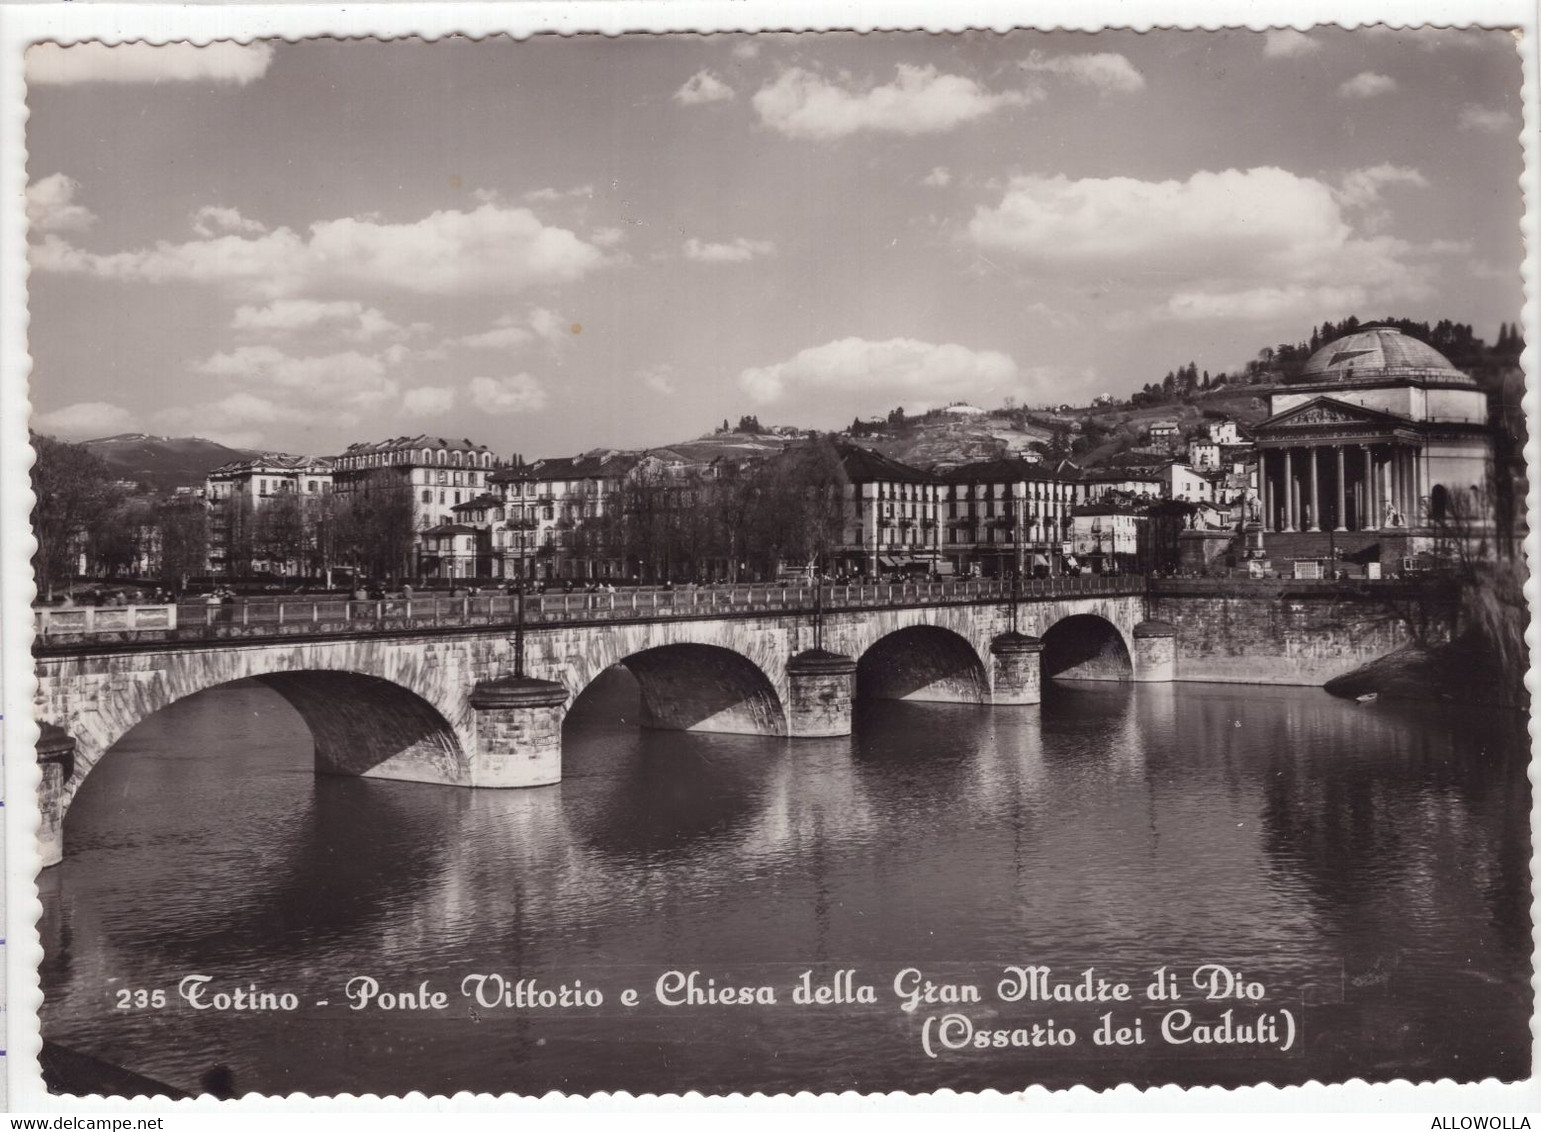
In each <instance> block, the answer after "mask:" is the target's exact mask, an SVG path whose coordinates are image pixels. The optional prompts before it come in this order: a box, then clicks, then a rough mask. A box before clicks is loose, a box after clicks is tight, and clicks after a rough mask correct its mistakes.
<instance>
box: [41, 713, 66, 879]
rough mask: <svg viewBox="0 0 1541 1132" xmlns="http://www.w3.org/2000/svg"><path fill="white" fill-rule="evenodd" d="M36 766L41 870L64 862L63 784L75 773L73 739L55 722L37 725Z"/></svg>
mask: <svg viewBox="0 0 1541 1132" xmlns="http://www.w3.org/2000/svg"><path fill="white" fill-rule="evenodd" d="M38 726H39V727H41V728H42V732H43V733H42V734H41V735H39V736H38V740H37V765H38V769H39V770H40V771H42V772H43V779H42V781H41V782H39V783H38V787H37V809H38V828H37V851H38V856H39V858H41V863H42V866H43V867H44V868H47V867H48V866H49V865H57V864H58V863H59V862H60V861H62V860H64V785H65V783H67V782H68V781H69V780H70V775H71V774H73V773H74V771H75V737H74V736H73V735H71V734H70V733H69V732H67V731H65V730H64V728H62V727H60V726H59V725H58V724H55V723H40V724H39V725H38Z"/></svg>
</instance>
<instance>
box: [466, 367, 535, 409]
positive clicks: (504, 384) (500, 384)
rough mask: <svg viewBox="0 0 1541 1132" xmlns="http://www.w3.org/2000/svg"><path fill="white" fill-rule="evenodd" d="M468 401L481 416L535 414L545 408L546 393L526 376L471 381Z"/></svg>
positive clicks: (517, 374)
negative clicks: (469, 400)
mask: <svg viewBox="0 0 1541 1132" xmlns="http://www.w3.org/2000/svg"><path fill="white" fill-rule="evenodd" d="M470 388H471V401H472V402H473V403H474V404H475V405H476V407H477V408H478V409H480V410H481V411H482V412H484V413H490V414H492V415H494V416H503V415H506V414H509V413H535V412H539V411H540V410H541V409H544V408H545V407H546V391H545V390H544V389H542V388H541V384H540V382H538V381H536V380H535V378H533V377H531V376H530V375H529V374H527V373H516V374H513V375H511V376H508V377H473V378H472V379H471V386H470Z"/></svg>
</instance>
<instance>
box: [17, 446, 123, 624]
mask: <svg viewBox="0 0 1541 1132" xmlns="http://www.w3.org/2000/svg"><path fill="white" fill-rule="evenodd" d="M31 439H32V451H33V453H34V454H35V456H36V459H35V461H34V462H33V464H32V495H33V504H32V533H33V536H34V537H35V538H36V540H37V549H36V550H34V551H33V554H32V573H33V578H34V580H35V582H36V584H37V590H38V593H39V594H42V595H44V596H46V597H47V598H48V599H49V600H50V601H51V600H52V599H53V593H54V587H55V586H57V585H59V584H61V583H65V584H67V583H68V582H69V581H70V580H71V579H72V578H73V576H74V573H75V563H76V561H77V560H78V557H79V552H80V550H81V549H82V547H83V546H84V544H85V541H86V536H87V532H88V531H90V530H91V528H92V527H93V526H94V525H95V524H96V523H97V522H98V521H99V520H100V519H101V517H102V516H103V515H104V514H105V513H106V512H107V510H108V508H109V507H110V506H111V505H112V502H113V492H112V489H111V487H110V486H109V485H110V479H109V473H108V470H107V465H106V464H105V463H103V462H102V460H101V459H100V458H99V457H97V456H96V455H94V454H93V453H92V452H91V450H90V449H88V448H86V447H85V446H83V445H80V444H66V443H64V442H63V441H61V440H55V439H54V438H53V437H51V436H42V435H40V434H38V433H32V434H31Z"/></svg>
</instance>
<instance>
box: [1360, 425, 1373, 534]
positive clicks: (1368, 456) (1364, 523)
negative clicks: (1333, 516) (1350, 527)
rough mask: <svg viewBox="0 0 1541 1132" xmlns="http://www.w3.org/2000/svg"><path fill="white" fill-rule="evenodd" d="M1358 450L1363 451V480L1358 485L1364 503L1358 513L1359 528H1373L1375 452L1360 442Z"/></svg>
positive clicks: (1365, 529)
mask: <svg viewBox="0 0 1541 1132" xmlns="http://www.w3.org/2000/svg"><path fill="white" fill-rule="evenodd" d="M1359 450H1361V451H1362V453H1364V482H1362V484H1361V485H1359V494H1361V497H1362V501H1364V505H1362V508H1361V514H1359V530H1362V531H1373V530H1375V453H1373V451H1371V450H1370V445H1367V444H1361V445H1359Z"/></svg>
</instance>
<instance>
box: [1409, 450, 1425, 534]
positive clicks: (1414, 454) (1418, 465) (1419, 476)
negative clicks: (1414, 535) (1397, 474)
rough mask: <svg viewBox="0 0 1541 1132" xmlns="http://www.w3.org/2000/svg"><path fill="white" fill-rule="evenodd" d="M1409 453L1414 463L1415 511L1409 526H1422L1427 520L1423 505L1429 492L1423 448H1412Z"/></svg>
mask: <svg viewBox="0 0 1541 1132" xmlns="http://www.w3.org/2000/svg"><path fill="white" fill-rule="evenodd" d="M1408 452H1409V454H1410V456H1411V458H1412V462H1413V511H1414V514H1412V515H1409V516H1408V517H1407V525H1408V526H1415V525H1416V526H1422V525H1423V524H1424V522H1425V520H1426V518H1427V514H1426V511H1425V508H1424V505H1423V500H1424V497H1425V496H1426V495H1427V494H1428V491H1427V490H1426V489H1425V487H1424V483H1423V448H1422V447H1421V446H1419V447H1417V448H1410V449H1408Z"/></svg>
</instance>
